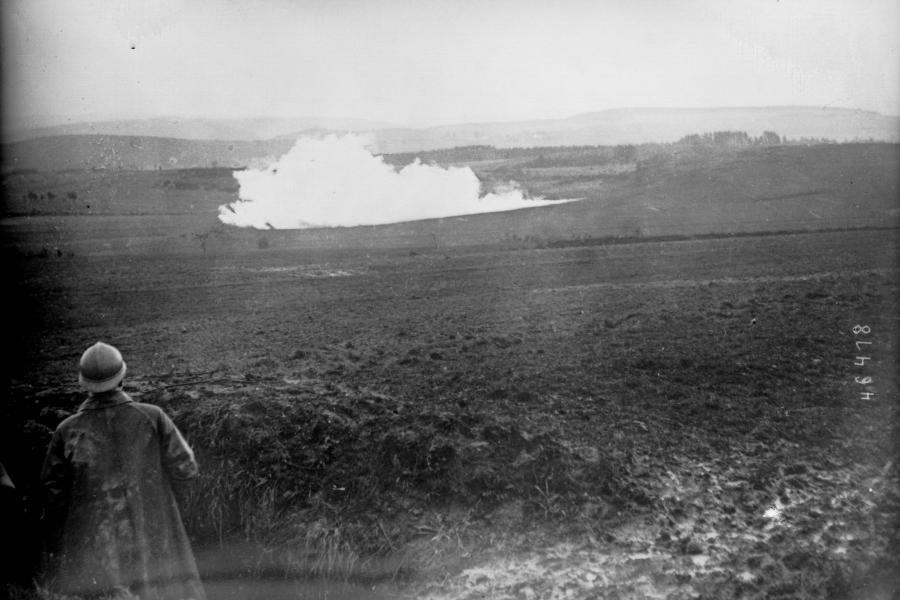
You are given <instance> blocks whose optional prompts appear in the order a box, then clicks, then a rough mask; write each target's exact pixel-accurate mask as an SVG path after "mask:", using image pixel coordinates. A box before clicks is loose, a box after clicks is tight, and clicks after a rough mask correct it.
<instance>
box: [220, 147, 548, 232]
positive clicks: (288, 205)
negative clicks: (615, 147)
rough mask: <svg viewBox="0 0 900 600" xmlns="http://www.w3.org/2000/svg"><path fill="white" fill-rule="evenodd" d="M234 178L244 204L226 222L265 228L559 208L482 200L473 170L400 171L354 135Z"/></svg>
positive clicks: (508, 192) (418, 167)
mask: <svg viewBox="0 0 900 600" xmlns="http://www.w3.org/2000/svg"><path fill="white" fill-rule="evenodd" d="M234 177H235V178H236V179H237V181H238V183H239V185H240V191H239V196H240V201H239V202H234V203H232V204H227V205H223V206H220V207H219V219H220V220H221V221H222V222H223V223H226V224H229V225H236V226H238V227H255V228H257V229H266V228H269V227H274V228H276V229H302V228H309V227H341V226H343V227H350V226H355V225H381V224H386V223H399V222H402V221H415V220H419V219H433V218H439V217H450V216H456V215H467V214H474V213H484V212H497V211H504V210H514V209H519V208H530V207H535V206H543V205H546V204H554V203H558V202H559V201H550V200H543V199H536V200H530V199H527V198H525V196H524V195H523V193H522V192H521V190H519V189H516V188H515V185H514V184H510V185H509V186H506V188H505V189H497V190H494V191H493V192H491V193H488V194H485V195H484V196H481V195H480V192H481V184H480V182H479V180H478V178H477V177H476V176H475V173H473V172H472V170H471V169H470V168H468V167H463V168H455V167H450V168H447V169H444V168H442V167H438V166H433V165H423V164H421V163H420V162H418V161H416V162H414V163H412V164H409V165H407V166H405V167H403V168H402V169H400V170H395V169H394V168H393V167H392V166H391V165H388V164H386V163H385V162H384V161H383V160H382V158H381V157H380V156H374V155H372V154H371V153H370V152H369V151H368V150H366V149H365V147H364V145H363V140H362V139H360V138H358V137H356V136H352V135H348V136H344V137H337V136H333V135H332V136H328V137H326V138H324V139H310V138H301V139H299V140H297V143H296V144H295V145H294V147H293V148H292V149H291V150H290V152H288V153H287V154H285V155H284V156H282V157H281V158H280V159H278V160H277V161H276V162H275V163H274V164H272V165H270V166H269V167H268V168H266V169H262V170H256V169H248V170H245V171H235V173H234Z"/></svg>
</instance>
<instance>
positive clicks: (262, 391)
mask: <svg viewBox="0 0 900 600" xmlns="http://www.w3.org/2000/svg"><path fill="white" fill-rule="evenodd" d="M141 399H142V400H143V401H148V402H153V403H155V404H158V405H161V406H163V407H164V408H165V409H166V410H167V411H168V412H169V413H170V414H171V415H172V417H173V419H174V420H175V421H176V423H178V425H179V427H180V428H181V429H182V430H183V432H184V434H185V435H186V436H187V438H188V439H189V440H190V442H191V444H192V446H193V447H194V449H195V452H196V454H197V457H198V460H199V461H200V463H201V470H202V476H201V479H200V482H199V483H198V484H197V485H196V486H195V488H194V491H193V492H192V495H191V497H190V498H188V499H187V503H186V507H185V520H186V522H187V524H188V526H189V528H190V529H191V530H192V531H193V533H194V534H195V535H196V536H199V537H200V538H206V539H210V538H213V539H215V538H218V539H224V538H229V537H234V536H236V535H239V536H243V537H244V538H245V539H248V540H254V541H259V542H265V543H268V544H271V543H272V542H273V541H275V540H277V542H278V543H283V544H287V545H289V546H291V547H294V548H304V549H305V551H307V552H308V553H312V554H317V553H321V552H322V547H321V546H322V545H323V544H324V545H328V546H331V547H334V546H335V545H337V546H340V547H341V548H342V549H343V551H345V552H348V553H353V554H356V555H363V554H365V555H372V554H379V553H387V552H390V551H391V550H393V549H395V548H398V547H402V546H403V545H404V544H406V543H407V542H409V541H410V540H411V539H413V538H414V537H416V535H419V534H421V533H422V532H424V531H431V530H432V529H433V527H431V526H430V525H429V524H427V523H426V521H427V520H428V518H429V514H430V513H431V511H433V510H434V509H435V508H442V509H446V508H447V507H452V506H465V507H467V509H470V516H471V517H473V518H479V517H484V516H487V515H489V514H491V513H492V512H493V511H495V510H497V509H499V508H502V507H505V506H506V505H508V504H509V503H511V502H515V503H518V505H519V506H520V507H521V508H520V514H519V518H520V519H535V518H537V519H552V518H553V517H555V516H558V517H562V516H565V515H566V514H567V513H568V514H571V513H572V512H573V511H576V510H578V509H579V507H581V506H584V505H588V506H590V505H592V504H596V503H597V502H598V501H600V502H603V503H605V504H609V503H616V502H627V501H628V500H629V499H631V498H634V497H636V496H637V497H639V496H640V495H641V491H640V490H639V489H637V488H636V487H634V486H629V484H628V483H627V482H628V478H627V477H626V474H625V473H624V471H623V466H622V465H621V464H617V463H616V462H615V460H616V459H614V458H610V457H607V456H603V455H602V454H601V453H600V451H599V450H598V449H597V448H592V447H572V446H569V445H567V444H565V443H563V442H561V441H560V440H561V439H563V438H562V436H560V435H559V432H554V431H553V430H551V429H549V428H548V429H546V430H540V431H525V430H523V429H521V428H520V426H519V425H517V424H516V422H515V421H514V420H513V419H512V418H510V417H504V416H496V415H492V414H489V413H487V412H485V411H478V410H476V409H473V408H471V407H465V408H460V410H456V411H452V412H451V411H449V410H446V409H442V408H441V407H436V406H433V405H432V404H431V403H428V402H415V401H403V400H399V399H396V398H392V397H389V396H386V395H382V394H378V393H374V392H370V391H366V390H361V389H351V388H347V387H344V386H339V385H335V384H328V383H323V382H320V381H318V380H304V381H289V382H286V381H284V380H268V381H267V380H263V381H260V380H258V379H254V381H253V382H252V383H248V384H246V385H234V384H232V385H218V384H213V385H204V386H197V387H195V388H193V389H191V390H180V391H177V392H175V393H170V392H159V393H149V394H144V395H143V396H142V397H141ZM472 507H474V508H472Z"/></svg>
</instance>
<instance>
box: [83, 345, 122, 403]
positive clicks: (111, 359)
mask: <svg viewBox="0 0 900 600" xmlns="http://www.w3.org/2000/svg"><path fill="white" fill-rule="evenodd" d="M126 370H127V367H126V365H125V361H124V360H122V354H121V353H120V352H119V351H118V350H116V349H115V348H113V347H112V346H110V345H109V344H104V343H103V342H97V343H96V344H94V345H93V346H91V347H90V348H88V349H87V350H85V351H84V354H82V355H81V361H80V362H79V363H78V383H80V384H81V387H83V388H84V389H86V390H87V391H89V392H94V393H99V392H106V391H109V390H112V389H115V388H116V386H118V385H119V382H121V381H122V378H124V377H125V371H126Z"/></svg>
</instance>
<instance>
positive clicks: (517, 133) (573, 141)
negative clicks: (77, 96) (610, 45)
mask: <svg viewBox="0 0 900 600" xmlns="http://www.w3.org/2000/svg"><path fill="white" fill-rule="evenodd" d="M712 131H746V132H747V133H748V134H750V135H751V136H759V135H761V134H762V133H763V132H764V131H774V132H776V133H778V134H779V135H781V136H783V137H787V138H789V139H791V140H800V139H811V140H821V139H827V140H833V141H837V142H846V141H866V140H874V141H883V142H898V141H900V117H897V116H887V115H882V114H879V113H875V112H871V111H862V110H852V109H844V108H816V107H796V106H785V107H762V108H709V109H706V108H701V109H697V108H624V109H612V110H604V111H599V112H591V113H583V114H579V115H575V116H572V117H569V118H566V119H548V120H536V121H515V122H494V123H467V124H459V125H445V126H440V127H429V128H423V129H412V128H406V129H404V128H391V127H386V126H385V125H384V124H380V123H374V122H369V121H363V120H358V119H315V118H308V119H282V118H250V119H162V118H161V119H137V120H119V121H98V122H91V123H75V124H67V125H60V126H55V127H45V128H40V129H30V130H26V131H22V132H19V133H18V135H19V136H21V138H20V139H18V140H17V141H14V142H9V143H5V144H3V147H2V152H3V168H4V169H5V170H9V169H23V168H25V169H38V170H58V169H75V168H104V169H111V168H121V169H158V168H186V167H209V166H222V167H234V166H246V165H250V164H255V163H258V162H259V161H266V160H271V159H272V158H273V157H277V156H280V155H281V154H283V153H284V152H285V151H286V150H287V149H289V148H290V146H291V144H292V141H293V140H294V139H295V138H297V137H299V136H301V135H306V136H323V135H327V134H329V133H337V134H343V133H348V132H354V133H361V134H365V135H366V136H367V138H368V139H369V140H370V146H371V147H372V149H373V150H374V151H376V152H378V153H382V154H386V153H397V152H421V151H426V150H437V149H442V148H452V147H459V146H473V145H481V146H494V147H498V148H512V147H537V146H612V145H618V144H642V143H654V142H658V143H665V142H673V141H676V140H678V139H680V138H682V137H684V136H686V135H690V134H695V133H706V132H712Z"/></svg>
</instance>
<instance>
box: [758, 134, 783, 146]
mask: <svg viewBox="0 0 900 600" xmlns="http://www.w3.org/2000/svg"><path fill="white" fill-rule="evenodd" d="M760 142H761V143H762V145H764V146H778V145H780V144H781V136H779V135H778V134H777V133H775V132H774V131H763V134H762V137H761V138H760Z"/></svg>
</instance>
